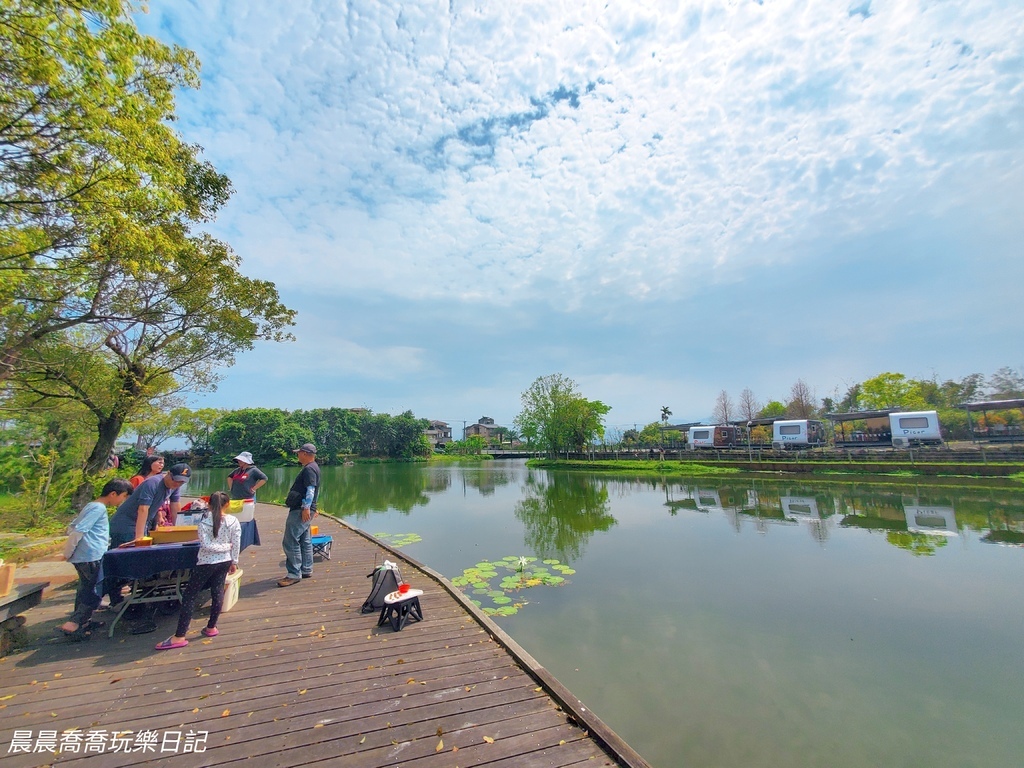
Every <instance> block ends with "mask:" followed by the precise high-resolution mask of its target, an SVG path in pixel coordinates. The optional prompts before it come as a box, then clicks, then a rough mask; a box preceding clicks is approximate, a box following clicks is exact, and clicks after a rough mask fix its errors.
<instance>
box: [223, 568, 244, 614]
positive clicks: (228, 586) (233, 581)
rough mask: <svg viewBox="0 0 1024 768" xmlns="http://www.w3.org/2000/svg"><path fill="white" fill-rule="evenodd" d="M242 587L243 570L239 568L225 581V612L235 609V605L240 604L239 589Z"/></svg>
mask: <svg viewBox="0 0 1024 768" xmlns="http://www.w3.org/2000/svg"><path fill="white" fill-rule="evenodd" d="M241 586H242V569H241V568H239V569H238V570H237V571H235V572H234V573H229V574H228V576H227V578H226V579H224V608H223V610H225V611H230V610H231V609H232V608H234V607H235V603H237V602H238V589H239V587H241Z"/></svg>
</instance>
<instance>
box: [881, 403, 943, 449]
mask: <svg viewBox="0 0 1024 768" xmlns="http://www.w3.org/2000/svg"><path fill="white" fill-rule="evenodd" d="M889 429H890V430H891V431H892V444H893V447H895V448H909V447H910V446H912V445H929V444H932V445H941V444H942V432H941V431H940V430H939V414H938V413H936V412H935V411H908V412H905V413H890V414H889Z"/></svg>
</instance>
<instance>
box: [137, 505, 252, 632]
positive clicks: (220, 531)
mask: <svg viewBox="0 0 1024 768" xmlns="http://www.w3.org/2000/svg"><path fill="white" fill-rule="evenodd" d="M230 503H231V501H230V499H229V498H228V495H227V494H226V493H224V492H223V491H217V492H216V493H214V494H213V495H212V496H210V511H209V513H207V514H206V515H203V517H202V518H200V520H199V558H198V562H197V564H196V567H195V568H194V569H193V570H192V576H191V578H189V580H188V586H186V587H185V594H184V595H183V596H182V598H181V610H180V611H179V613H178V630H177V632H176V633H175V634H174V636H173V637H168V638H167V639H166V640H164V641H163V642H162V643H158V644H157V646H156V649H157V650H158V651H167V650H170V649H171V648H183V647H185V646H186V645H188V640H186V639H185V633H187V632H188V625H189V623H190V622H191V621H192V614H193V613H195V609H196V598H198V597H199V593H200V592H202V591H203V590H204V589H206V588H207V587H209V589H210V592H211V593H212V597H213V602H212V604H211V605H210V620H209V621H208V622H207V623H206V626H205V627H204V628H203V634H204V635H205V636H206V637H214V636H216V635H218V634H220V633H219V632H218V630H217V619H218V618H220V612H221V608H222V607H223V605H224V579H226V578H227V575H228V574H229V573H234V572H235V571H236V570H237V569H238V553H239V552H240V551H241V548H242V526H241V524H240V523H239V522H238V518H236V517H235V516H234V515H228V514H224V512H223V510H224V509H225V508H227V506H228V504H230Z"/></svg>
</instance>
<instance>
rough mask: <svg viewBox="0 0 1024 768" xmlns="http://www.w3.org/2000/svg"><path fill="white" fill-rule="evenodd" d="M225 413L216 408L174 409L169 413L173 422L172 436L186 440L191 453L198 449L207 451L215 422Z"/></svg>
mask: <svg viewBox="0 0 1024 768" xmlns="http://www.w3.org/2000/svg"><path fill="white" fill-rule="evenodd" d="M225 413H226V411H223V410H221V409H218V408H200V409H198V410H195V411H193V410H191V409H189V408H175V409H174V410H173V411H171V418H172V419H173V420H174V434H175V435H179V436H181V437H184V438H185V439H186V440H188V444H189V447H191V448H192V450H193V451H195V450H196V449H199V448H204V449H209V448H210V447H211V445H210V436H211V435H212V434H213V430H214V427H216V425H217V422H218V421H220V419H221V418H223V417H224V415H225Z"/></svg>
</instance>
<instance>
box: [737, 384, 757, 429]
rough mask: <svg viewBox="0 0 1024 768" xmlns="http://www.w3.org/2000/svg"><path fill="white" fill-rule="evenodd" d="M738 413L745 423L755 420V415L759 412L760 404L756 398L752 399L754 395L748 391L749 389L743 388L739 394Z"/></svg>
mask: <svg viewBox="0 0 1024 768" xmlns="http://www.w3.org/2000/svg"><path fill="white" fill-rule="evenodd" d="M739 411H740V418H741V419H746V420H747V421H750V420H752V419H756V418H757V414H758V413H759V412H760V411H761V404H760V403H759V402H757V398H756V397H754V393H753V392H751V391H750V388H749V387H744V388H743V391H742V392H740V402H739Z"/></svg>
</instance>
